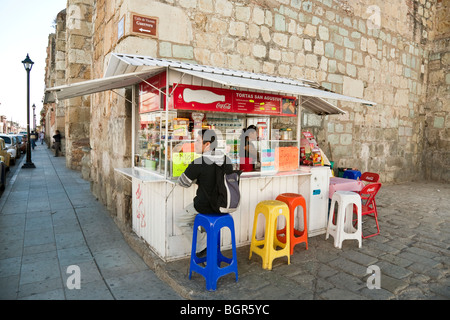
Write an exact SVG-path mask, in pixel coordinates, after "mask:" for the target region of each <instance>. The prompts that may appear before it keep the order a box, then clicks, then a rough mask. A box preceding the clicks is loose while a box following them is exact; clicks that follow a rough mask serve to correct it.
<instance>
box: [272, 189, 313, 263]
mask: <svg viewBox="0 0 450 320" xmlns="http://www.w3.org/2000/svg"><path fill="white" fill-rule="evenodd" d="M276 200H279V201H283V202H284V203H286V204H287V206H288V207H289V212H290V228H291V232H290V242H291V255H292V254H294V246H295V245H296V244H298V243H302V242H304V243H305V244H306V250H308V227H307V226H308V224H307V220H306V200H305V198H303V196H302V195H300V194H297V193H282V194H280V195H279V196H278V197H277V199H276ZM298 206H301V207H302V208H303V225H304V228H303V231H301V230H297V229H295V228H294V218H295V209H296V208H297V207H298ZM280 234H284V235H286V227H284V229H280V230H278V231H277V237H278V240H280V241H281V242H283V243H286V236H280Z"/></svg>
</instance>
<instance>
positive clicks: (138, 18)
mask: <svg viewBox="0 0 450 320" xmlns="http://www.w3.org/2000/svg"><path fill="white" fill-rule="evenodd" d="M131 32H132V33H135V34H139V35H145V36H149V37H154V38H157V37H158V18H157V17H148V16H143V15H139V14H136V13H132V14H131Z"/></svg>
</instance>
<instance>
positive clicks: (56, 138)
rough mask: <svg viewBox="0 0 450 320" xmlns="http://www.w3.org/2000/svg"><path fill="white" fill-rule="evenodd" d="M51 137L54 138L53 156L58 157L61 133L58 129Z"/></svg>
mask: <svg viewBox="0 0 450 320" xmlns="http://www.w3.org/2000/svg"><path fill="white" fill-rule="evenodd" d="M53 139H55V142H54V143H53V147H54V149H55V157H58V156H59V151H61V133H60V132H59V130H56V131H55V135H54V136H53Z"/></svg>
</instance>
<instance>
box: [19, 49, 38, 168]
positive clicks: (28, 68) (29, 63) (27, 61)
mask: <svg viewBox="0 0 450 320" xmlns="http://www.w3.org/2000/svg"><path fill="white" fill-rule="evenodd" d="M22 63H23V66H24V67H25V70H26V71H27V136H28V139H27V162H26V163H25V164H24V165H23V167H22V168H25V169H32V168H36V166H35V165H34V163H33V162H31V144H30V143H31V142H30V71H31V69H32V68H33V64H34V62H33V61H31V59H30V57H29V55H28V54H27V57H26V58H25V60H23V61H22Z"/></svg>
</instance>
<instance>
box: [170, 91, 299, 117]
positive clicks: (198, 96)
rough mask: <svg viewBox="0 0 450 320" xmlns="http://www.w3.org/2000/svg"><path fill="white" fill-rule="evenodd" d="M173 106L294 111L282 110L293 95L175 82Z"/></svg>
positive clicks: (272, 112)
mask: <svg viewBox="0 0 450 320" xmlns="http://www.w3.org/2000/svg"><path fill="white" fill-rule="evenodd" d="M174 87H175V89H174V91H173V94H172V96H173V106H174V108H175V109H184V110H199V111H221V112H234V113H248V114H265V115H283V116H295V115H296V112H294V113H289V114H287V113H286V112H282V105H285V104H286V101H290V103H291V104H293V105H294V106H295V98H293V97H284V96H279V95H273V94H266V93H260V92H246V91H236V90H228V89H222V88H213V87H201V86H192V85H183V84H174Z"/></svg>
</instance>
